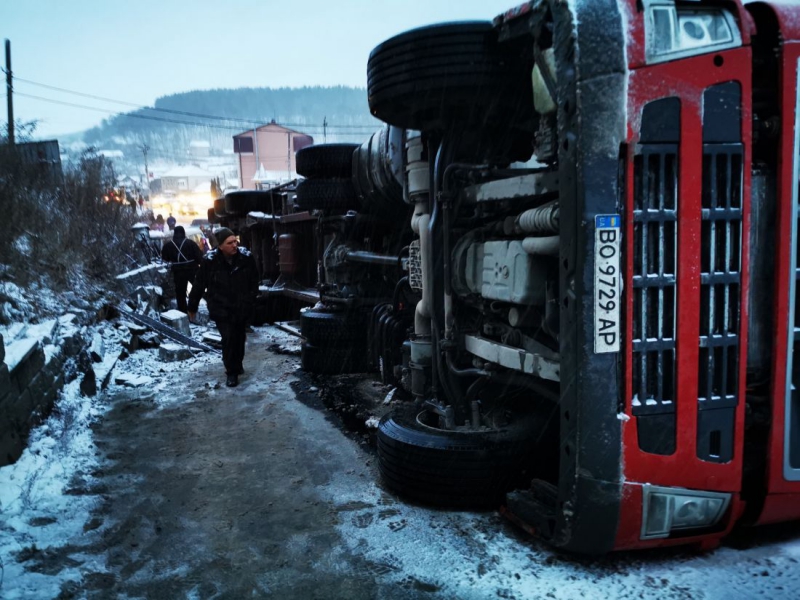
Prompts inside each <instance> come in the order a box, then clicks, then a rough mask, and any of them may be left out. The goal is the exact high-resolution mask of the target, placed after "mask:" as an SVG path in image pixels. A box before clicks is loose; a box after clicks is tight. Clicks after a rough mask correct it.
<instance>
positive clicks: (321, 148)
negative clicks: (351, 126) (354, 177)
mask: <svg viewBox="0 0 800 600" xmlns="http://www.w3.org/2000/svg"><path fill="white" fill-rule="evenodd" d="M356 148H358V144H318V145H315V146H306V147H305V148H303V149H301V150H298V151H297V154H296V155H295V160H296V161H297V172H298V173H299V174H300V175H302V176H303V177H311V178H316V177H350V171H351V170H352V168H353V152H355V150H356Z"/></svg>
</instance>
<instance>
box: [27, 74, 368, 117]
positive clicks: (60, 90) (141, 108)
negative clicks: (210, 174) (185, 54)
mask: <svg viewBox="0 0 800 600" xmlns="http://www.w3.org/2000/svg"><path fill="white" fill-rule="evenodd" d="M14 79H15V80H16V81H22V82H24V83H29V84H31V85H36V86H39V87H43V88H47V89H50V90H55V91H59V92H64V93H67V94H75V95H76V96H83V97H84V98H91V99H93V100H101V101H103V102H114V103H116V104H124V105H125V106H132V107H134V108H138V109H140V110H153V111H157V112H164V113H170V114H175V115H182V116H187V117H199V118H202V119H213V120H217V121H229V122H230V121H234V122H239V123H250V124H253V125H263V124H264V119H258V120H256V119H246V118H238V117H223V116H220V115H207V114H203V113H195V112H188V111H182V110H174V109H171V108H157V107H155V106H143V105H141V104H135V103H133V102H127V101H125V100H115V99H113V98H106V97H104V96H96V95H94V94H87V93H84V92H78V91H75V90H68V89H66V88H61V87H57V86H54V85H48V84H46V83H39V82H37V81H31V80H30V79H23V78H22V77H14ZM119 114H123V113H119ZM282 125H283V126H287V127H305V125H302V124H299V123H282ZM323 126H324V127H330V128H333V129H363V128H365V127H372V126H371V125H328V124H327V121H325V122H324V123H323ZM372 129H373V130H374V127H372Z"/></svg>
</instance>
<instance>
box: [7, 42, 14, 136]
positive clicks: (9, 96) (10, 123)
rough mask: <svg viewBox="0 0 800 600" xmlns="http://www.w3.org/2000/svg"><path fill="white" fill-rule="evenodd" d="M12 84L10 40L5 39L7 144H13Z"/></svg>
mask: <svg viewBox="0 0 800 600" xmlns="http://www.w3.org/2000/svg"><path fill="white" fill-rule="evenodd" d="M13 92H14V84H13V82H12V77H11V40H6V94H7V95H6V99H7V100H8V145H9V146H13V145H14V101H13V100H12V95H13Z"/></svg>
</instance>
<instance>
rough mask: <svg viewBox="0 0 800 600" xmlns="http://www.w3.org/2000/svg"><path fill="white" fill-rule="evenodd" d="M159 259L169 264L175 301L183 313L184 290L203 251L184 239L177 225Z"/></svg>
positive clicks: (201, 258) (183, 232) (198, 264)
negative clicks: (173, 283) (173, 284)
mask: <svg viewBox="0 0 800 600" xmlns="http://www.w3.org/2000/svg"><path fill="white" fill-rule="evenodd" d="M161 258H162V259H164V260H165V261H167V262H168V263H170V269H171V270H172V277H173V279H174V280H175V299H176V300H177V302H178V310H179V311H181V312H183V313H185V312H188V311H187V307H186V288H187V285H188V283H189V282H190V281H194V277H195V275H197V269H198V268H199V267H200V261H201V260H203V251H202V250H200V247H199V246H198V245H197V244H196V243H195V242H194V241H193V240H190V239H188V238H187V237H186V230H185V229H184V228H183V225H178V226H177V227H176V228H175V231H174V232H173V234H172V240H171V241H169V242H167V243H166V244H164V247H163V248H162V249H161Z"/></svg>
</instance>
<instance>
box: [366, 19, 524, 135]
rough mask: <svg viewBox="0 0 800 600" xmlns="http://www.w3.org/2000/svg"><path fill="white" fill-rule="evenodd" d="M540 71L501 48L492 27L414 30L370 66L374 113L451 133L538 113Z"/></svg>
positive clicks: (382, 49)
mask: <svg viewBox="0 0 800 600" xmlns="http://www.w3.org/2000/svg"><path fill="white" fill-rule="evenodd" d="M531 67H532V65H531V64H529V63H528V62H526V61H525V60H523V59H521V58H520V56H519V54H518V52H516V51H512V50H507V49H505V48H504V47H501V46H499V45H498V43H497V33H496V31H495V29H494V28H493V27H492V24H491V23H490V22H488V21H486V22H483V21H471V22H462V23H446V24H442V25H433V26H428V27H421V28H418V29H412V30H411V31H407V32H405V33H401V34H400V35H397V36H395V37H393V38H390V39H388V40H387V41H385V42H383V43H382V44H379V45H378V46H376V47H375V49H374V50H373V51H372V52H371V53H370V56H369V60H368V62H367V92H368V99H369V107H370V111H371V112H372V114H373V115H374V116H375V117H377V118H378V119H380V120H381V121H384V122H386V123H389V124H390V125H395V126H397V127H403V128H405V129H418V130H422V131H425V130H431V129H447V128H449V126H450V125H453V126H459V127H463V126H464V124H465V123H476V122H480V123H484V122H486V121H487V120H488V119H491V118H497V117H502V118H504V119H506V120H510V119H514V118H515V116H516V114H517V112H518V111H520V110H525V109H527V110H528V111H531V112H532V109H533V100H532V88H531V86H530V85H522V83H521V82H524V81H526V80H529V79H530V73H531Z"/></svg>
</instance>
